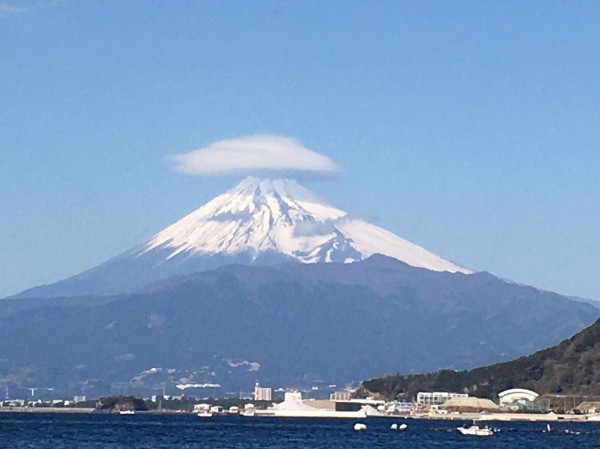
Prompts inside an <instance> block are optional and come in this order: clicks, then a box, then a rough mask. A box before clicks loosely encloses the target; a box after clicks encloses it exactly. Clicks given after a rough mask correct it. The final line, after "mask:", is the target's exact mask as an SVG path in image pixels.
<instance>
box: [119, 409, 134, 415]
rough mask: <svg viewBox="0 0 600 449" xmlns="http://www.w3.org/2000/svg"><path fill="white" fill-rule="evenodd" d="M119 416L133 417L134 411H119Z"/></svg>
mask: <svg viewBox="0 0 600 449" xmlns="http://www.w3.org/2000/svg"><path fill="white" fill-rule="evenodd" d="M119 415H135V410H120V411H119Z"/></svg>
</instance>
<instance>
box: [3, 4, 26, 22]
mask: <svg viewBox="0 0 600 449" xmlns="http://www.w3.org/2000/svg"><path fill="white" fill-rule="evenodd" d="M27 11H28V9H27V8H23V7H20V6H14V5H11V4H9V3H4V2H3V3H0V18H3V17H8V16H12V15H14V14H22V13H24V12H27Z"/></svg>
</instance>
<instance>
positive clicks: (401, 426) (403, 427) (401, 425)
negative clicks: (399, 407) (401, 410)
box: [399, 423, 408, 430]
mask: <svg viewBox="0 0 600 449" xmlns="http://www.w3.org/2000/svg"><path fill="white" fill-rule="evenodd" d="M407 427H408V426H407V425H406V424H404V423H402V424H400V427H399V429H400V430H404V429H406V428H407Z"/></svg>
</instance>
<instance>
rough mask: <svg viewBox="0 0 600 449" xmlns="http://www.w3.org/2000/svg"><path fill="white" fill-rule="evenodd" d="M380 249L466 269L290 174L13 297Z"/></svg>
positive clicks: (438, 266) (241, 190)
mask: <svg viewBox="0 0 600 449" xmlns="http://www.w3.org/2000/svg"><path fill="white" fill-rule="evenodd" d="M373 254H383V255H386V256H390V257H393V258H395V259H398V260H400V261H402V262H404V263H406V264H408V265H411V266H413V267H417V268H425V269H428V270H432V271H437V272H451V273H465V274H469V273H471V271H470V270H468V269H466V268H463V267H461V266H459V265H457V264H454V263H452V262H450V261H447V260H445V259H443V258H441V257H439V256H437V255H436V254H433V253H431V252H429V251H427V250H425V249H424V248H421V247H419V246H417V245H415V244H413V243H411V242H409V241H407V240H404V239H402V238H400V237H398V236H396V235H395V234H393V233H391V232H389V231H386V230H385V229H382V228H380V227H378V226H375V225H373V224H370V223H367V222H365V221H363V220H360V219H357V218H353V217H351V216H350V215H349V214H348V213H346V212H344V211H343V210H340V209H338V208H336V207H333V206H331V205H329V204H327V203H326V202H324V201H323V200H321V199H320V198H318V197H317V196H316V195H315V194H314V193H312V192H311V191H310V190H308V189H306V188H305V187H303V186H302V185H300V184H299V183H298V182H297V181H295V180H292V179H259V178H254V177H249V178H246V179H244V180H243V181H242V182H240V183H239V184H238V185H237V186H235V187H233V188H232V189H230V190H229V191H227V192H225V193H223V194H221V195H219V196H217V197H216V198H214V199H213V200H211V201H209V202H208V203H206V204H205V205H204V206H202V207H200V208H199V209H197V210H196V211H194V212H192V213H190V214H189V215H187V216H185V217H184V218H182V219H181V220H179V221H177V222H176V223H174V224H172V225H170V226H168V227H167V228H165V229H164V230H162V231H160V232H159V233H157V234H156V235H154V236H153V237H152V238H150V239H149V240H148V241H146V242H144V243H142V244H141V245H138V246H136V247H134V248H132V249H130V250H129V251H126V252H125V253H123V254H121V255H119V256H117V257H115V258H113V259H110V260H108V261H107V262H105V263H103V264H101V265H99V266H97V267H94V268H91V269H90V270H87V271H85V272H83V273H80V274H78V275H75V276H73V277H70V278H67V279H65V280H62V281H59V282H56V283H54V284H50V285H42V286H39V287H34V288H31V289H29V290H26V291H24V292H22V293H20V294H18V295H17V297H50V296H73V295H111V294H118V293H128V292H133V291H136V290H138V289H140V288H143V287H145V286H146V285H149V284H152V283H154V282H157V281H160V280H162V279H164V278H167V277H169V276H173V275H184V274H190V273H193V272H198V271H204V270H208V269H212V268H215V267H218V266H222V265H227V264H243V265H274V264H277V263H280V262H284V261H291V260H295V261H298V262H302V263H322V262H344V263H349V262H357V261H361V260H364V259H366V258H368V257H369V256H371V255H373Z"/></svg>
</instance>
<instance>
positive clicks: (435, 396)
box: [417, 391, 469, 409]
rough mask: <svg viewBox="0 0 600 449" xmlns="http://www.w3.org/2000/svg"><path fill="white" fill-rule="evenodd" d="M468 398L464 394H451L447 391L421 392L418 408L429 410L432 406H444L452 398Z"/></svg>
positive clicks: (418, 398)
mask: <svg viewBox="0 0 600 449" xmlns="http://www.w3.org/2000/svg"><path fill="white" fill-rule="evenodd" d="M468 396H469V395H468V394H464V393H449V392H447V391H434V392H429V391H420V392H419V393H417V407H419V408H421V409H429V408H431V406H432V405H435V406H438V405H443V404H444V403H445V402H446V401H448V400H450V399H452V398H466V397H468Z"/></svg>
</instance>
